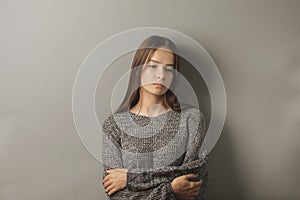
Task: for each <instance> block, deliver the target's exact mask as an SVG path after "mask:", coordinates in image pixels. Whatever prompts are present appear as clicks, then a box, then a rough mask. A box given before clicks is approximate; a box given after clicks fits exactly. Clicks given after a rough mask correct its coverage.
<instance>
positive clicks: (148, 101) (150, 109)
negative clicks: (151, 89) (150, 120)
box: [130, 92, 170, 117]
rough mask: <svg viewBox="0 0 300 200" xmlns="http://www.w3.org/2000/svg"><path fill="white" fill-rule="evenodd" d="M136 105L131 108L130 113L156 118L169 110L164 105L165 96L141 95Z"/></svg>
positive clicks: (165, 104)
mask: <svg viewBox="0 0 300 200" xmlns="http://www.w3.org/2000/svg"><path fill="white" fill-rule="evenodd" d="M140 95H141V96H140V99H139V101H138V103H137V104H136V105H135V106H133V107H132V108H131V109H130V111H132V112H134V113H137V114H140V115H144V116H152V117H154V116H157V115H160V114H163V113H165V112H167V111H169V110H170V107H169V106H168V105H167V103H166V95H165V94H164V95H162V96H157V95H153V94H149V93H146V92H144V93H141V94H140Z"/></svg>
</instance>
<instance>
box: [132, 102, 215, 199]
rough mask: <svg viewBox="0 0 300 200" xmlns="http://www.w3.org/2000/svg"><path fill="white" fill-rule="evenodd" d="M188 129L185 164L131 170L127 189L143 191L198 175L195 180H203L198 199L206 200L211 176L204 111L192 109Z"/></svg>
mask: <svg viewBox="0 0 300 200" xmlns="http://www.w3.org/2000/svg"><path fill="white" fill-rule="evenodd" d="M187 128H188V133H189V139H188V148H187V150H186V152H185V155H184V160H183V163H182V164H181V165H180V166H166V167H160V168H155V169H130V170H128V172H127V188H128V189H129V190H131V191H141V190H145V189H149V188H152V187H156V186H158V185H160V184H162V183H170V182H172V180H173V179H174V178H176V177H178V176H181V175H184V174H189V173H197V174H198V177H197V178H196V179H195V180H200V179H203V184H202V187H201V190H200V192H199V198H198V199H205V197H206V191H207V182H208V178H209V175H208V168H207V160H208V157H207V155H206V151H205V150H206V148H205V142H204V138H205V136H206V133H207V130H206V122H205V117H204V114H203V112H202V111H200V110H199V109H196V108H193V109H191V114H190V116H189V117H188V119H187ZM202 146H203V147H202ZM201 147H202V148H201ZM199 155H200V156H199Z"/></svg>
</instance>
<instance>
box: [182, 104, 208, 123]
mask: <svg viewBox="0 0 300 200" xmlns="http://www.w3.org/2000/svg"><path fill="white" fill-rule="evenodd" d="M181 112H182V114H183V115H186V116H187V118H188V119H189V118H192V119H199V120H204V119H205V114H204V112H203V111H202V110H201V109H200V108H197V107H196V106H192V105H189V104H185V105H184V107H183V108H182V109H181Z"/></svg>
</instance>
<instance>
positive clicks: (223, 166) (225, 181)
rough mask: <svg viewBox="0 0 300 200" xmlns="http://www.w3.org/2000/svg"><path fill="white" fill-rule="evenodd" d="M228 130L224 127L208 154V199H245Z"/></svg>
mask: <svg viewBox="0 0 300 200" xmlns="http://www.w3.org/2000/svg"><path fill="white" fill-rule="evenodd" d="M229 132H230V130H229V129H228V127H226V124H225V126H224V129H223V132H222V134H221V135H220V138H219V140H218V142H217V144H216V145H215V147H214V148H213V149H212V151H211V152H210V153H209V160H208V167H209V175H210V179H209V182H208V186H207V187H208V194H207V196H208V199H209V200H219V199H222V200H224V199H231V200H234V199H245V198H246V197H245V184H243V183H244V182H243V179H242V176H241V173H240V171H239V168H238V165H237V160H236V156H235V149H234V145H233V143H232V140H231V138H230V134H228V133H229Z"/></svg>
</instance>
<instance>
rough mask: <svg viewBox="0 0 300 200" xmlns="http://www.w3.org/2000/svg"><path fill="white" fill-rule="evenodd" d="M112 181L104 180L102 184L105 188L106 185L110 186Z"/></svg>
mask: <svg viewBox="0 0 300 200" xmlns="http://www.w3.org/2000/svg"><path fill="white" fill-rule="evenodd" d="M112 183H113V182H112V181H106V182H105V183H104V184H103V186H104V188H105V189H106V188H107V187H108V186H110V185H111V184H112Z"/></svg>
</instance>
